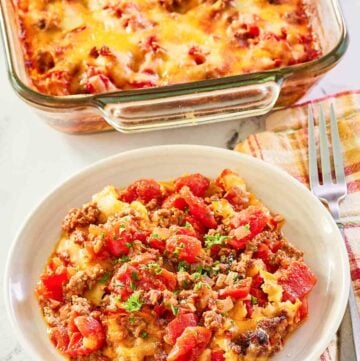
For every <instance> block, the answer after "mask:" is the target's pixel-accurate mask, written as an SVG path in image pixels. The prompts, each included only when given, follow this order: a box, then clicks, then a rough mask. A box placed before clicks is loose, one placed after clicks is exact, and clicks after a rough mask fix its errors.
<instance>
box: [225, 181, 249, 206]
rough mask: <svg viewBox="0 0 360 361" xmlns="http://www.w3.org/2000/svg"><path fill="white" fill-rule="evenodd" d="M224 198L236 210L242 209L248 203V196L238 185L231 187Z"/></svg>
mask: <svg viewBox="0 0 360 361" xmlns="http://www.w3.org/2000/svg"><path fill="white" fill-rule="evenodd" d="M224 198H225V199H226V200H227V201H228V202H229V203H230V204H231V205H232V206H233V207H234V209H235V211H241V210H242V209H243V208H244V207H245V206H246V204H247V202H248V198H247V196H246V195H245V193H244V192H243V191H242V189H241V188H240V187H238V186H233V187H231V188H230V189H229V190H228V191H227V192H226V193H225V195H224Z"/></svg>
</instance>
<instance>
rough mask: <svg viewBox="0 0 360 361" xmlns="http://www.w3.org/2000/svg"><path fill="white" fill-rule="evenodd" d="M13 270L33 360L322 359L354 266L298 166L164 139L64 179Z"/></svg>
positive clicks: (19, 326)
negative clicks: (293, 172)
mask: <svg viewBox="0 0 360 361" xmlns="http://www.w3.org/2000/svg"><path fill="white" fill-rule="evenodd" d="M210 160H211V162H210ZM186 173H187V174H188V175H184V174H186ZM240 175H241V176H240ZM158 180H159V181H158ZM160 180H166V181H160ZM101 189H103V190H101ZM284 190H286V192H284ZM92 195H94V196H93V197H92ZM89 200H90V203H89ZM69 209H71V210H70V211H69ZM279 215H282V217H281V216H279ZM284 220H285V221H284ZM61 224H62V231H61V232H60V225H61ZM59 239H60V241H59V242H58V240H59ZM34 249H36V252H34ZM300 250H301V251H300ZM19 255H21V257H20V256H19ZM49 256H50V258H49ZM45 265H46V267H45V268H44V266H45ZM5 283H6V284H5V295H6V300H7V307H8V311H9V314H10V315H11V318H12V321H13V324H14V326H15V329H16V331H17V335H18V338H19V340H20V341H21V342H22V344H23V345H24V346H25V347H26V348H27V350H28V352H29V353H30V355H31V357H32V359H33V360H44V359H46V360H47V359H54V360H62V359H64V356H67V357H69V358H70V359H71V360H83V361H89V360H98V361H99V360H106V361H108V360H125V361H130V360H131V361H143V360H144V361H146V360H149V361H150V360H168V361H171V360H173V361H174V360H193V361H196V360H204V361H205V360H215V361H216V360H219V361H220V360H226V361H230V360H255V359H259V360H266V359H267V358H268V357H269V356H271V357H272V358H271V359H273V360H278V361H285V360H288V359H291V360H293V361H314V360H316V359H317V358H318V357H319V356H320V354H321V352H323V351H324V349H325V348H326V346H327V345H328V343H329V342H330V340H331V338H332V336H333V334H334V333H335V332H336V330H337V328H338V326H339V324H340V321H341V319H342V316H343V313H344V310H345V306H346V297H343V295H345V294H347V293H348V291H349V265H348V259H347V254H346V249H345V246H344V243H343V242H342V240H341V236H340V233H339V231H338V229H337V227H336V224H335V223H334V221H333V220H332V219H331V217H330V216H329V214H328V212H327V210H326V209H325V208H324V207H323V206H322V205H321V203H320V202H319V201H318V200H317V199H316V198H315V197H314V196H313V195H312V194H311V193H310V192H309V191H308V190H307V189H306V188H305V187H303V186H302V185H301V184H300V183H298V182H297V181H296V180H294V179H293V178H291V177H290V176H288V175H287V174H285V173H283V172H281V171H279V170H277V169H275V168H273V167H271V166H269V165H267V164H265V163H264V162H261V161H259V160H256V159H253V158H249V157H247V156H244V155H239V154H236V153H234V152H230V151H227V150H222V149H216V148H210V147H201V146H163V147H153V148H144V149H139V150H136V151H131V152H127V153H123V154H120V155H117V156H114V157H112V158H108V159H106V160H104V161H101V162H99V163H96V164H95V165H93V166H91V167H89V168H87V169H85V170H84V171H81V172H80V173H78V174H77V175H75V176H74V177H72V178H70V179H69V180H68V181H66V182H65V183H64V184H62V185H61V186H59V187H58V188H56V189H55V190H54V191H53V192H52V193H51V194H50V195H49V196H48V197H47V198H46V199H45V200H44V201H43V202H42V203H41V204H40V205H39V206H38V207H37V208H36V210H35V211H34V212H33V213H32V214H31V215H30V217H29V218H28V220H27V221H26V223H25V225H24V226H23V227H22V229H21V231H20V233H19V234H18V236H17V238H16V240H15V242H14V244H13V247H12V250H11V252H10V256H9V259H8V263H7V267H6V278H5ZM39 305H40V307H39ZM294 330H295V331H294ZM47 331H48V332H47ZM292 331H294V332H292ZM289 333H292V335H291V337H287V336H288V334H289ZM314 334H316V335H317V337H316V339H315V340H314V337H313V335H314ZM54 345H55V346H56V348H57V349H58V351H60V352H58V351H57V350H56V348H55V347H54Z"/></svg>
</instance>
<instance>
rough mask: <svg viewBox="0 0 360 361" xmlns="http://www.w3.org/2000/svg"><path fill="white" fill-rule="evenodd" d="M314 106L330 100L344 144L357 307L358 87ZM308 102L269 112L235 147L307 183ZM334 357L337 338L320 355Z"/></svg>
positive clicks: (345, 210)
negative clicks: (255, 130)
mask: <svg viewBox="0 0 360 361" xmlns="http://www.w3.org/2000/svg"><path fill="white" fill-rule="evenodd" d="M312 103H313V109H314V112H315V119H318V116H317V115H316V110H317V109H318V108H319V105H322V107H323V109H324V111H325V112H326V111H327V110H328V109H329V108H330V104H331V103H333V104H334V105H335V109H336V115H337V119H338V127H339V133H340V138H341V142H342V146H343V156H344V163H345V173H346V181H347V185H348V196H347V197H346V198H345V200H344V201H343V202H342V203H341V207H340V213H341V220H342V223H343V224H344V227H345V237H346V239H345V242H346V246H347V250H348V253H349V258H350V266H351V275H352V281H353V285H354V289H355V292H356V294H357V301H358V306H359V307H360V90H359V91H355V92H343V93H339V94H336V95H334V96H328V97H325V98H321V99H318V100H315V101H312ZM308 104H309V102H307V103H303V104H299V105H295V106H293V107H291V108H288V109H284V110H280V111H277V112H274V113H272V114H270V115H269V116H268V117H267V118H266V131H264V132H262V133H258V134H252V135H250V136H248V137H247V138H246V139H245V140H244V141H243V142H241V143H240V144H238V145H237V146H236V147H235V150H237V151H239V152H242V153H246V154H249V155H252V156H254V157H257V158H260V159H262V160H264V161H266V162H269V163H272V164H274V165H276V166H278V167H280V168H282V169H284V170H285V171H287V172H288V173H290V174H291V175H292V176H294V177H295V178H296V179H298V180H299V181H300V182H302V183H304V184H305V185H307V186H309V176H308V155H307V146H308V140H307V139H308V137H307V112H308ZM336 359H337V347H336V339H334V340H333V342H332V343H331V344H330V346H329V347H328V349H327V350H326V351H325V352H324V354H323V355H322V356H321V361H334V360H336Z"/></svg>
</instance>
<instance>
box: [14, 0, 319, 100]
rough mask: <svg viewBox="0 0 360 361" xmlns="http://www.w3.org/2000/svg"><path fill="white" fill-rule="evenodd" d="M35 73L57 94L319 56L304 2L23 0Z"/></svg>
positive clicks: (39, 85) (208, 75)
mask: <svg viewBox="0 0 360 361" xmlns="http://www.w3.org/2000/svg"><path fill="white" fill-rule="evenodd" d="M16 7H17V14H18V18H19V19H18V20H19V24H20V27H21V40H22V45H23V50H24V56H25V63H26V68H27V72H28V74H29V76H30V79H31V81H32V83H33V85H34V86H35V87H36V89H37V90H38V91H40V92H41V93H44V94H48V95H70V94H94V93H103V92H111V91H117V90H128V89H139V88H148V87H158V86H164V85H171V84H178V83H188V82H193V81H199V80H205V79H212V78H220V77H226V76H230V75H240V74H246V73H254V72H259V71H264V70H269V69H274V68H280V67H286V66H289V65H295V64H300V63H304V62H308V61H311V60H314V59H317V58H318V57H319V56H320V55H321V49H320V46H319V43H318V41H317V39H316V36H314V32H313V29H312V26H311V25H310V21H309V16H308V11H307V6H305V5H304V3H303V1H302V0H133V1H129V0H81V1H67V0H52V1H47V0H18V1H17V2H16Z"/></svg>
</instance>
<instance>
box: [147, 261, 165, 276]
mask: <svg viewBox="0 0 360 361" xmlns="http://www.w3.org/2000/svg"><path fill="white" fill-rule="evenodd" d="M147 267H148V268H149V269H150V270H152V271H154V272H155V273H156V274H157V275H159V274H160V273H161V272H162V268H161V267H160V266H159V265H158V264H157V263H148V265H147Z"/></svg>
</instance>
